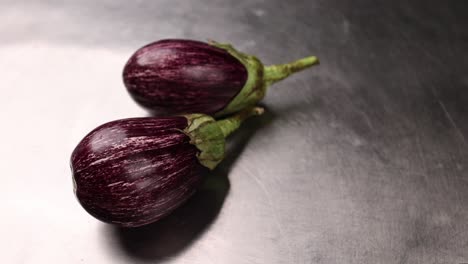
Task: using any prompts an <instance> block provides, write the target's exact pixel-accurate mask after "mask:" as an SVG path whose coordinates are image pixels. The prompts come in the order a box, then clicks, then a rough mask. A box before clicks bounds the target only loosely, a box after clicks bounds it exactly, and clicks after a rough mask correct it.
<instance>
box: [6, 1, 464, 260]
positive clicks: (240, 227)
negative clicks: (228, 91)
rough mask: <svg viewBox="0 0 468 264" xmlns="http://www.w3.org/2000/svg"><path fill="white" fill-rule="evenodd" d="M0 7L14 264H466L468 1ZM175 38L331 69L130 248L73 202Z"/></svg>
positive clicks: (258, 125) (288, 97)
mask: <svg viewBox="0 0 468 264" xmlns="http://www.w3.org/2000/svg"><path fill="white" fill-rule="evenodd" d="M409 2H410V1H401V3H398V1H397V2H395V1H383V0H378V1H376V0H372V1H371V0H357V1H337V0H327V1H316V0H314V1H311V0H307V1H305V0H304V1H280V0H270V1H262V0H254V1H247V0H242V1H241V0H239V1H220V0H207V1H184V2H182V1H180V2H176V1H169V0H158V1H123V0H119V1H116V0H112V1H110V0H109V1H91V0H86V1H71V0H70V1H63V0H62V1H58V0H57V1H52V0H47V1H46V0H42V1H19V0H15V1H5V0H2V1H0V21H1V23H0V58H1V59H0V72H1V91H2V96H0V120H2V129H1V130H0V138H1V145H2V146H1V148H0V158H1V162H0V171H1V176H0V177H1V180H2V183H1V184H0V209H1V212H2V213H1V214H2V217H1V220H0V247H1V249H2V250H1V251H2V253H1V255H2V257H1V258H2V261H1V262H2V263H101V264H106V263H113V264H116V263H117V264H118V263H203V264H206V263H347V264H349V263H424V264H427V263H462V262H468V148H467V147H468V146H467V140H468V137H467V136H468V135H467V133H468V115H467V114H468V50H467V47H468V17H467V16H466V13H467V12H468V3H467V2H466V1H456V0H455V1H435V0H434V1H432V0H431V1H411V3H409ZM167 37H183V38H194V39H201V40H203V39H206V38H212V39H216V40H218V41H227V42H232V43H233V44H234V45H235V46H236V47H238V48H239V49H241V50H243V51H245V52H248V53H252V54H256V55H258V56H259V57H260V58H261V59H263V61H264V62H265V63H268V64H269V63H274V62H276V63H279V62H286V61H289V60H293V59H296V58H299V57H302V56H306V55H310V54H315V55H318V56H319V57H320V58H321V61H322V64H321V66H320V67H318V68H314V69H312V70H309V71H307V72H303V73H301V74H298V75H296V76H295V77H292V78H290V79H288V80H286V81H284V82H282V83H280V84H277V85H275V86H274V87H272V88H271V89H270V91H269V94H268V96H267V97H266V98H265V100H264V105H265V106H266V107H267V109H268V113H267V114H266V115H265V116H264V117H262V118H258V119H257V120H256V121H253V120H251V121H250V122H248V123H247V124H246V126H245V127H244V129H243V130H242V131H241V132H240V133H238V134H237V135H236V136H235V137H234V138H233V140H232V141H231V145H230V155H229V156H228V157H227V160H226V161H225V163H224V164H223V165H222V166H221V167H219V168H218V169H217V170H216V171H215V172H214V173H213V174H212V175H210V176H208V178H207V184H206V185H205V186H204V187H203V188H202V189H201V190H200V192H199V193H198V194H197V195H196V196H195V197H194V198H193V199H192V200H190V202H189V203H188V204H187V205H186V206H184V207H182V208H181V209H179V210H178V211H176V212H175V213H174V214H173V215H172V216H170V217H168V218H167V219H165V220H163V221H161V222H159V223H156V224H154V225H151V226H148V227H145V228H141V229H136V230H122V229H117V228H114V227H112V226H109V225H105V224H102V223H100V222H98V221H96V220H95V219H93V218H92V217H90V216H89V215H88V214H87V213H86V212H85V211H84V210H83V209H82V208H81V207H80V206H79V204H78V203H77V202H76V200H75V198H74V196H73V193H72V182H71V176H70V171H69V165H68V159H69V155H70V153H71V151H72V149H73V148H74V146H75V145H76V144H77V142H78V141H79V140H80V139H81V138H82V137H83V136H84V135H85V134H86V133H87V132H88V131H90V130H91V129H92V128H94V127H95V126H97V125H99V124H101V123H104V122H106V121H110V120H113V119H118V118H124V117H131V116H144V115H146V113H145V112H144V111H143V110H142V109H140V108H139V107H137V106H136V105H135V104H134V103H133V102H132V101H131V100H130V99H129V97H128V96H127V94H126V92H125V90H124V87H123V85H122V82H121V78H120V74H121V70H122V67H123V65H124V63H125V61H126V59H127V58H128V57H129V55H130V54H131V53H132V52H133V51H134V50H135V49H137V48H139V47H140V46H141V45H143V44H145V43H148V42H150V41H152V40H157V39H161V38H167Z"/></svg>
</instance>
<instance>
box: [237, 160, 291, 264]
mask: <svg viewBox="0 0 468 264" xmlns="http://www.w3.org/2000/svg"><path fill="white" fill-rule="evenodd" d="M245 171H246V172H247V174H248V175H249V176H250V177H251V178H252V179H253V180H254V181H255V183H256V184H257V185H258V186H259V187H260V190H262V192H263V193H264V194H265V197H266V198H267V201H268V205H269V206H270V208H271V209H272V214H273V219H274V222H275V224H276V228H277V229H278V232H279V234H280V237H281V238H284V239H285V240H286V241H285V244H286V247H287V249H288V258H289V261H288V262H289V263H293V262H292V249H291V245H290V244H289V238H288V236H286V235H285V233H284V228H283V225H282V224H281V222H280V221H279V219H278V215H277V214H276V209H275V207H274V205H273V200H272V199H271V193H270V191H268V189H267V188H266V186H265V185H264V184H263V183H262V181H261V180H260V179H259V178H258V177H257V176H256V175H255V173H252V172H251V171H250V170H248V169H246V170H245Z"/></svg>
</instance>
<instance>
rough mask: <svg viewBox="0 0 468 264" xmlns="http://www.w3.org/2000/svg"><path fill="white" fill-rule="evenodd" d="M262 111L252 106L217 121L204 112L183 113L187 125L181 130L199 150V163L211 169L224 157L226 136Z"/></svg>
mask: <svg viewBox="0 0 468 264" xmlns="http://www.w3.org/2000/svg"><path fill="white" fill-rule="evenodd" d="M262 113H263V108H261V107H253V108H248V109H245V110H243V111H241V112H239V113H237V114H235V115H232V116H230V117H228V118H225V119H222V120H219V121H216V120H215V119H214V118H213V117H211V116H208V115H204V114H190V115H184V117H185V118H187V120H188V125H187V127H186V128H185V129H184V130H183V132H184V133H185V134H186V135H187V136H189V137H190V144H193V145H195V146H196V147H197V149H198V150H199V151H200V152H199V153H198V154H197V158H198V161H199V162H200V164H202V165H203V166H205V167H207V168H209V169H210V170H213V169H214V168H215V167H216V166H217V165H218V164H219V163H220V162H221V161H222V160H223V159H224V155H225V148H226V147H225V145H226V140H225V139H226V137H228V136H229V135H230V134H231V133H232V132H234V131H235V130H237V129H238V128H239V126H240V125H241V123H242V122H243V121H244V120H245V119H247V118H248V117H250V116H253V115H260V114H262Z"/></svg>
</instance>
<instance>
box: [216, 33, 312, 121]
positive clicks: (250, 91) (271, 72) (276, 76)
mask: <svg viewBox="0 0 468 264" xmlns="http://www.w3.org/2000/svg"><path fill="white" fill-rule="evenodd" d="M209 44H210V45H212V46H215V47H218V48H220V49H224V50H226V51H227V52H228V53H229V54H231V55H232V56H234V57H235V58H236V59H238V60H239V61H240V62H241V63H242V64H243V65H244V66H245V68H246V70H247V74H248V77H247V81H246V83H245V85H244V87H243V88H242V89H241V91H240V92H239V93H238V94H237V95H236V97H234V99H233V100H232V101H231V102H230V103H229V104H228V105H227V106H226V107H225V108H224V109H223V110H221V111H220V112H218V113H216V116H223V115H227V114H230V113H235V112H237V111H239V110H241V109H244V108H246V107H249V106H254V105H255V104H256V103H257V102H259V101H260V100H262V99H263V97H265V94H266V90H267V88H268V86H270V85H272V84H273V83H275V82H278V81H281V80H283V79H285V78H287V77H288V76H290V75H291V74H293V73H296V72H299V71H302V70H304V69H306V68H309V67H311V66H313V65H316V64H319V60H318V58H317V57H315V56H310V57H306V58H303V59H300V60H297V61H293V62H291V63H287V64H278V65H271V66H264V65H263V64H262V62H261V61H260V60H259V59H258V58H257V57H255V56H252V55H248V54H245V53H242V52H239V51H237V50H236V49H234V47H232V45H230V44H225V43H218V42H215V41H210V42H209Z"/></svg>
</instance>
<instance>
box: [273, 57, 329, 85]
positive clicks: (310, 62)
mask: <svg viewBox="0 0 468 264" xmlns="http://www.w3.org/2000/svg"><path fill="white" fill-rule="evenodd" d="M319 63H320V62H319V59H318V58H317V57H315V56H310V57H305V58H302V59H299V60H297V61H293V62H291V63H286V64H277V65H270V66H265V68H264V80H265V82H266V83H267V84H268V85H270V84H273V83H275V82H277V81H281V80H283V79H284V78H286V77H288V76H289V75H291V74H293V73H295V72H298V71H302V70H304V69H306V68H309V67H312V66H314V65H317V64H319Z"/></svg>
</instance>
